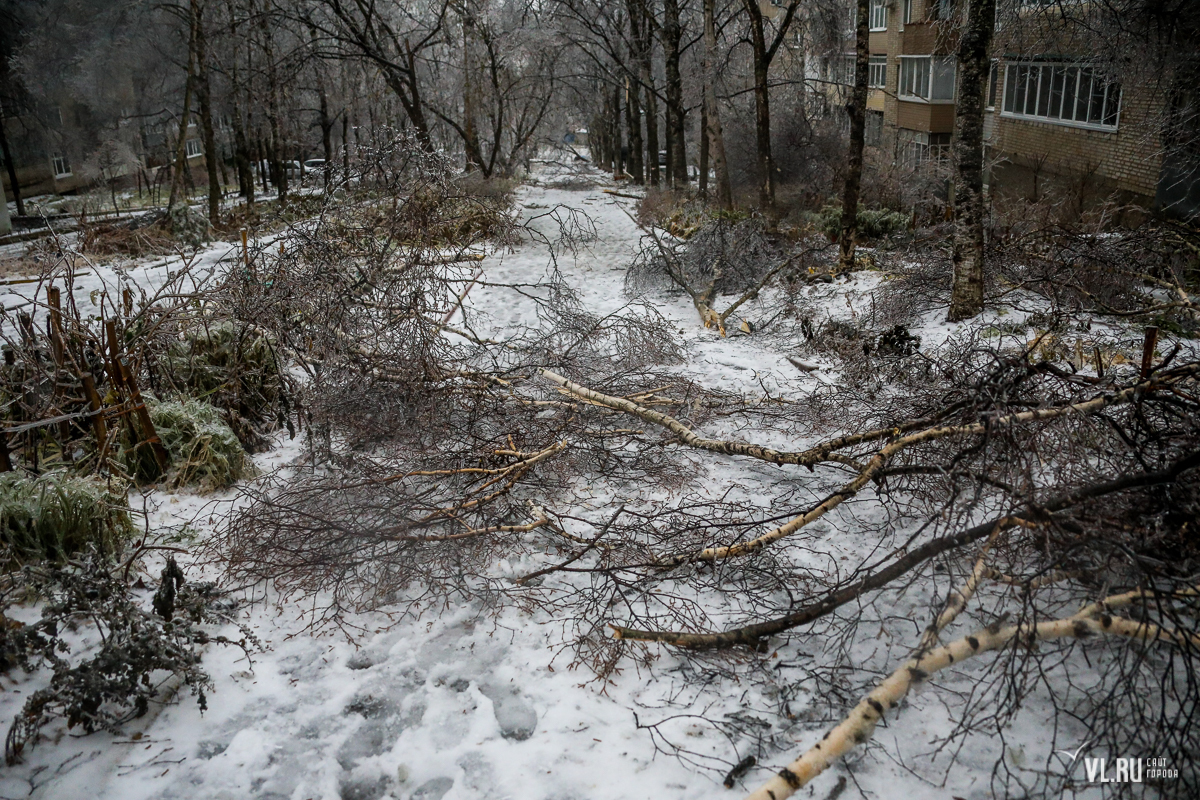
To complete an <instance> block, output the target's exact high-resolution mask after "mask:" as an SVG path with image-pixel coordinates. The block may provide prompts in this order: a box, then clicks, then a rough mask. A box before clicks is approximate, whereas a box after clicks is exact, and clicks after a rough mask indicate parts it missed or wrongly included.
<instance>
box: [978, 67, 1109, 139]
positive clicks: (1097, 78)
mask: <svg viewBox="0 0 1200 800" xmlns="http://www.w3.org/2000/svg"><path fill="white" fill-rule="evenodd" d="M1060 76H1061V78H1062V84H1061V85H1059V83H1058V79H1059V77H1060ZM1072 78H1073V79H1074V85H1073V86H1072V85H1071V83H1070V82H1071V79H1072ZM1045 79H1049V84H1048V85H1046V86H1043V83H1044V81H1045ZM1085 80H1086V82H1087V95H1088V97H1087V101H1086V102H1085V104H1084V107H1081V106H1080V98H1079V92H1080V89H1081V88H1082V87H1083V86H1084V81H1085ZM1019 82H1020V83H1023V84H1024V85H1021V86H1019V85H1018V83H1019ZM1097 84H1098V85H1099V86H1098V87H1097ZM1097 88H1099V89H1100V90H1101V91H1100V94H1099V100H1100V106H1099V120H1098V121H1097V120H1094V119H1092V111H1093V110H1094V109H1093V106H1094V105H1095V103H1096V100H1097V94H1096V89H1097ZM1031 89H1032V95H1031V94H1030V90H1031ZM1124 99H1125V98H1124V92H1123V91H1122V90H1121V82H1120V81H1116V80H1110V79H1107V78H1106V76H1105V75H1103V74H1102V73H1101V72H1100V71H1099V70H1098V69H1096V68H1095V67H1093V66H1092V65H1090V64H1087V63H1081V62H1068V61H1007V62H1005V64H1004V87H1003V96H1002V97H1001V98H1000V109H1001V110H1000V116H1002V117H1008V118H1011V119H1027V120H1035V121H1037V122H1045V123H1049V124H1051V125H1064V126H1066V127H1070V128H1085V129H1087V130H1094V131H1107V132H1112V131H1116V130H1117V129H1118V128H1120V125H1121V103H1122V102H1123V101H1124ZM1068 100H1070V105H1071V106H1072V108H1071V110H1070V111H1071V114H1070V117H1064V116H1063V112H1064V111H1066V110H1067V109H1066V106H1067V104H1068ZM1018 103H1020V108H1017V104H1018ZM1055 105H1057V108H1053V106H1055ZM1055 113H1057V116H1055ZM1081 115H1082V119H1080V117H1081Z"/></svg>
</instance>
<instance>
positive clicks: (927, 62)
mask: <svg viewBox="0 0 1200 800" xmlns="http://www.w3.org/2000/svg"><path fill="white" fill-rule="evenodd" d="M899 94H900V98H901V99H902V100H925V101H932V102H953V101H954V58H953V56H901V57H900V88H899Z"/></svg>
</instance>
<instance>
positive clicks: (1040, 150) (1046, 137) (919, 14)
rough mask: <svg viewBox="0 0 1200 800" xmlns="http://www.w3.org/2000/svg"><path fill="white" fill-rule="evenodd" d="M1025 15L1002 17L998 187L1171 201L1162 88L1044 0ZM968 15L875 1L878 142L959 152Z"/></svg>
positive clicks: (906, 1) (994, 167) (996, 100)
mask: <svg viewBox="0 0 1200 800" xmlns="http://www.w3.org/2000/svg"><path fill="white" fill-rule="evenodd" d="M1015 12H1016V13H1015V14H1009V15H1007V16H1002V17H1000V18H998V19H999V20H1001V21H1000V24H999V26H998V30H997V31H996V36H995V42H994V49H993V53H994V59H993V62H992V74H991V80H990V82H989V86H988V89H987V92H988V94H987V97H988V100H987V107H988V110H987V112H986V114H987V117H986V120H985V129H984V130H985V137H986V145H987V159H988V163H989V166H990V169H989V171H988V182H989V188H990V189H991V190H992V191H993V192H1000V193H1005V194H1013V195H1020V196H1025V197H1031V198H1036V197H1038V196H1041V195H1043V194H1044V193H1045V192H1047V191H1051V190H1058V191H1060V192H1062V191H1065V192H1069V193H1073V194H1074V196H1076V197H1077V198H1078V201H1079V202H1080V204H1081V206H1082V205H1084V204H1085V203H1086V202H1087V201H1088V200H1095V199H1100V198H1102V197H1108V196H1110V195H1112V194H1113V193H1116V194H1117V195H1118V196H1119V197H1120V198H1121V199H1122V200H1124V201H1129V202H1136V203H1139V204H1142V205H1146V206H1150V205H1153V204H1154V203H1155V200H1156V195H1158V204H1159V205H1163V204H1164V203H1163V185H1162V184H1163V181H1164V175H1166V174H1167V173H1171V174H1175V173H1178V170H1174V172H1172V170H1164V165H1163V147H1162V143H1161V141H1160V135H1159V131H1160V130H1161V117H1162V113H1163V102H1162V99H1161V97H1160V95H1159V94H1158V92H1156V91H1155V90H1153V89H1151V88H1149V87H1146V86H1139V85H1136V84H1132V85H1126V84H1125V83H1123V81H1122V76H1120V75H1116V74H1111V73H1109V72H1105V71H1104V68H1103V66H1102V65H1101V64H1100V63H1099V62H1096V61H1094V60H1093V59H1091V58H1089V56H1090V55H1092V50H1093V48H1091V47H1090V46H1089V45H1088V43H1087V42H1084V41H1079V40H1077V39H1076V40H1071V39H1070V38H1069V37H1067V36H1066V35H1065V34H1063V35H1058V34H1059V33H1060V32H1057V31H1055V29H1054V26H1055V24H1056V23H1055V20H1054V17H1053V15H1052V14H1048V13H1047V9H1045V8H1044V7H1042V6H1040V5H1039V4H1037V3H1036V2H1029V0H1025V2H1023V3H1022V6H1021V7H1019V8H1018V9H1015ZM958 13H959V4H957V3H955V2H953V0H872V1H871V5H870V14H871V16H870V66H869V72H868V85H869V86H870V89H869V99H868V103H867V108H868V112H867V142H868V144H872V145H875V146H877V147H880V148H882V149H883V150H884V151H885V152H890V153H891V154H892V155H893V157H894V158H895V159H897V160H899V161H901V162H903V163H907V164H910V165H919V164H924V163H929V162H938V161H942V162H946V161H948V159H949V156H950V144H951V139H952V136H953V132H954V116H955V93H956V74H955V72H956V69H955V61H956V59H955V56H954V52H955V49H956V47H957V39H958V29H959V25H960V22H959V19H958ZM1005 19H1007V20H1008V21H1007V22H1004V21H1003V20H1005ZM1031 30H1032V31H1033V33H1034V34H1035V35H1030V34H1031ZM1031 43H1033V44H1031ZM1174 188H1175V190H1176V192H1175V193H1176V194H1179V192H1178V187H1177V186H1176V187H1174ZM1189 190H1190V191H1192V192H1193V193H1194V191H1195V187H1194V186H1193V187H1185V188H1184V191H1183V195H1184V196H1186V195H1187V194H1188V191H1189ZM1176 199H1178V198H1176Z"/></svg>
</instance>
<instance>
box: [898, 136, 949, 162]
mask: <svg viewBox="0 0 1200 800" xmlns="http://www.w3.org/2000/svg"><path fill="white" fill-rule="evenodd" d="M950 137H951V135H950V134H949V133H924V132H922V131H903V132H902V134H901V135H900V140H901V152H902V154H903V160H904V163H905V164H906V165H907V166H909V167H919V166H921V165H922V164H939V165H945V164H948V163H949V162H950V156H951V152H950Z"/></svg>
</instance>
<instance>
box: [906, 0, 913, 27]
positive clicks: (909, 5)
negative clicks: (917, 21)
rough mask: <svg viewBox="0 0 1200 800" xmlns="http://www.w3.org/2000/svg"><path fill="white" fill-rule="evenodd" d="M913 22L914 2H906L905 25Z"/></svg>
mask: <svg viewBox="0 0 1200 800" xmlns="http://www.w3.org/2000/svg"><path fill="white" fill-rule="evenodd" d="M912 21H913V0H904V24H905V25H907V24H908V23H910V22H912Z"/></svg>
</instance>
